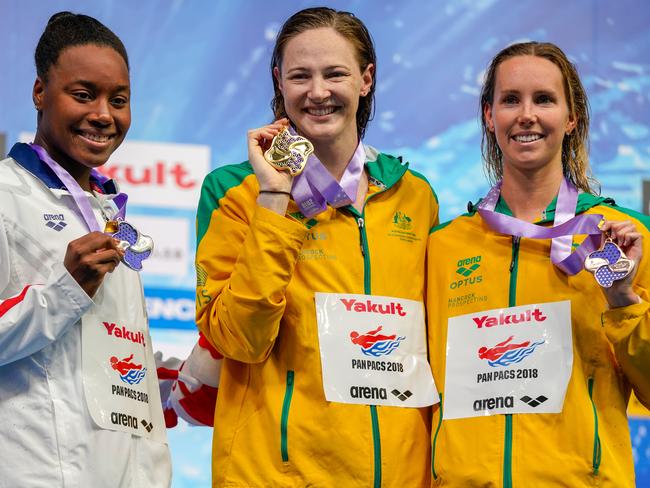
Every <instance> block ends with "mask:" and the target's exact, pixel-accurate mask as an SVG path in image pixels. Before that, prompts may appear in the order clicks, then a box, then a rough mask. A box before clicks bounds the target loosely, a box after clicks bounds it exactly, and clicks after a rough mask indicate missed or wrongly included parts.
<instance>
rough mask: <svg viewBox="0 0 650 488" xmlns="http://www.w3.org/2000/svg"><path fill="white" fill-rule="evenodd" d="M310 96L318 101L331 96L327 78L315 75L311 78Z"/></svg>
mask: <svg viewBox="0 0 650 488" xmlns="http://www.w3.org/2000/svg"><path fill="white" fill-rule="evenodd" d="M308 96H309V98H310V100H312V101H313V102H316V103H319V102H323V101H325V100H327V99H328V98H329V96H330V90H329V87H328V84H327V80H325V79H324V78H323V77H321V76H314V77H313V78H312V79H311V85H310V86H309V93H308Z"/></svg>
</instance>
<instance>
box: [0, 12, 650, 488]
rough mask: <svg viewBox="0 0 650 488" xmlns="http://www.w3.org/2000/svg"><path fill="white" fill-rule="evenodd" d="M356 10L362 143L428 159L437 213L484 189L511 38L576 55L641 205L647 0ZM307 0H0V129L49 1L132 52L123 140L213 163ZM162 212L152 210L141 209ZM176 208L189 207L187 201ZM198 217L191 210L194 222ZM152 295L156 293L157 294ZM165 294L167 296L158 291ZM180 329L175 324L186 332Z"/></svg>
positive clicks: (193, 465)
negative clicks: (370, 46)
mask: <svg viewBox="0 0 650 488" xmlns="http://www.w3.org/2000/svg"><path fill="white" fill-rule="evenodd" d="M323 3H326V4H328V5H330V6H333V7H335V8H339V9H345V10H349V11H352V12H354V13H355V14H356V15H357V16H359V17H360V18H361V19H362V20H364V21H365V22H366V24H367V25H368V27H369V29H370V31H371V32H372V34H373V36H374V39H375V42H376V45H377V51H378V56H379V61H378V67H377V79H378V85H377V106H376V113H375V117H374V120H373V122H372V123H371V125H370V128H369V130H368V133H367V137H366V142H367V143H369V144H371V145H375V146H378V147H379V148H381V149H382V150H383V151H385V152H389V153H393V154H401V155H403V156H404V157H405V159H407V160H409V161H410V162H411V164H412V167H413V168H414V169H416V170H418V171H420V172H422V173H424V174H425V175H426V176H427V177H428V178H429V180H430V181H431V183H432V184H433V186H434V188H435V189H436V191H437V193H438V196H439V198H440V202H441V219H442V220H446V219H448V218H451V217H453V216H455V215H457V214H459V213H461V212H463V211H464V209H465V207H466V204H467V201H468V200H476V199H477V198H478V197H480V196H481V195H482V194H484V193H485V191H486V190H487V184H486V182H485V178H483V177H482V170H481V164H480V150H479V146H480V131H479V125H478V123H477V115H478V103H477V100H478V93H479V87H480V83H481V77H482V74H483V72H484V69H485V67H486V64H487V62H488V61H489V60H490V58H491V57H492V56H493V55H494V54H495V53H496V52H497V51H498V50H500V49H501V48H502V47H504V46H505V45H507V44H509V43H512V42H514V41H518V40H524V39H534V40H542V41H552V42H554V43H556V44H558V45H560V46H561V47H562V48H563V49H564V50H565V52H567V54H569V56H570V57H571V58H572V59H573V60H574V61H575V62H576V63H577V65H578V68H579V71H580V74H581V76H582V79H583V82H584V84H585V86H586V88H587V91H588V93H589V97H590V101H591V108H592V124H591V163H592V167H593V170H594V173H595V175H596V177H597V178H598V179H599V180H600V181H601V183H602V188H603V191H602V192H603V194H604V195H608V196H613V197H614V198H615V199H616V200H617V202H618V203H619V204H622V205H625V206H628V207H631V208H633V209H636V210H642V211H645V212H646V213H647V212H648V208H647V204H642V180H643V178H644V177H647V178H650V74H649V73H650V55H649V54H648V52H649V48H650V29H649V28H648V26H650V7H649V6H648V5H650V4H647V2H644V1H642V0H638V1H631V0H619V1H617V2H611V1H605V0H574V1H570V2H567V1H566V0H547V1H545V2H539V1H532V0H513V1H505V0H503V1H497V0H455V1H452V0H448V1H443V0H439V1H434V0H431V1H425V0H417V1H411V0H401V1H399V2H398V1H383V2H382V1H361V0H357V1H343V0H341V1H325V2H323ZM312 5H315V3H314V2H305V1H298V0H293V1H284V2H269V1H268V0H265V1H261V0H260V1H240V2H231V1H214V0H212V1H208V0H205V1H200V0H169V1H164V2H161V1H155V0H140V1H138V2H132V1H126V0H122V1H120V0H98V1H95V2H80V1H73V0H47V1H46V0H38V1H37V0H0V46H2V49H0V66H1V67H2V75H1V76H0V132H5V133H6V135H7V141H8V143H9V144H10V143H11V142H12V141H14V140H16V139H17V138H18V134H19V133H20V132H23V131H33V130H34V127H35V113H34V110H33V107H32V104H31V87H32V84H33V81H34V76H35V75H34V67H33V58H32V56H33V50H34V47H35V45H36V42H37V40H38V37H39V35H40V33H41V32H42V29H43V27H44V25H45V23H46V21H47V19H48V18H49V16H50V15H51V14H52V13H54V12H56V11H59V10H72V11H75V12H79V11H82V12H84V13H88V14H89V15H92V16H95V17H97V18H98V19H100V20H101V21H103V22H104V23H106V24H107V25H108V26H109V27H111V28H112V29H113V30H114V31H115V32H116V33H117V34H118V35H119V36H120V37H121V38H122V39H123V41H124V43H125V45H126V47H127V49H128V51H129V55H130V58H131V67H132V68H131V78H132V91H133V94H132V109H133V124H132V128H131V131H130V133H129V139H130V140H140V141H159V142H180V143H191V144H203V145H208V146H209V147H210V148H211V160H212V166H213V167H216V166H218V165H221V164H225V163H231V162H238V161H241V160H243V159H245V156H246V145H245V135H246V130H247V129H249V128H252V127H256V126H259V125H262V124H264V123H266V122H268V121H270V120H271V117H272V115H271V111H270V109H269V102H270V99H271V94H272V85H271V79H270V73H269V67H268V62H269V58H270V53H271V50H272V46H273V41H274V37H275V34H276V33H277V30H278V29H279V27H280V25H281V23H282V21H283V20H284V19H285V18H286V17H287V16H288V15H290V14H291V13H293V12H294V11H296V10H298V9H301V8H304V7H307V6H312ZM140 211H141V212H142V213H147V212H150V213H152V214H155V213H156V212H158V214H159V213H160V210H155V209H140ZM179 215H181V217H182V218H187V219H189V220H193V215H191V212H190V214H188V213H187V212H185V213H183V212H180V213H179ZM192 225H193V224H192ZM145 284H146V285H147V294H148V296H149V297H152V298H153V299H155V300H157V301H158V302H160V301H161V300H167V301H168V302H165V303H172V302H174V303H175V304H176V305H177V306H176V308H174V307H171V308H170V309H169V310H171V309H174V310H177V313H175V314H174V313H172V312H170V313H167V314H166V313H162V312H161V313H160V314H154V315H153V316H152V319H153V320H152V325H153V326H154V327H158V328H157V329H155V330H154V334H155V335H154V339H157V340H159V341H160V342H161V343H163V342H165V341H171V342H172V343H173V342H178V341H179V340H180V339H179V337H185V340H187V341H188V342H191V337H193V335H192V333H191V332H187V335H186V336H183V335H182V333H181V332H179V330H180V329H187V328H188V327H192V325H191V320H189V319H188V318H187V314H186V313H184V310H185V308H184V307H185V305H186V304H187V302H188V301H191V299H192V289H193V281H192V277H191V276H188V277H187V279H185V280H184V281H182V282H180V283H179V282H178V281H176V282H174V283H173V285H171V284H170V281H169V280H166V279H165V278H164V277H160V276H146V275H145ZM158 302H157V303H158ZM160 303H162V302H160ZM179 334H180V335H179ZM631 425H632V430H633V432H632V439H633V444H634V449H635V460H636V462H637V477H638V486H650V468H649V467H648V466H649V465H650V441H649V440H648V436H647V434H646V433H647V431H648V427H650V422H648V421H647V420H641V419H639V420H634V421H632V422H631ZM171 443H172V449H173V450H174V456H175V480H174V486H178V487H180V486H207V485H208V483H209V453H210V441H209V431H208V430H207V429H203V430H200V429H188V428H186V427H182V428H181V429H177V430H176V431H174V432H172V434H171Z"/></svg>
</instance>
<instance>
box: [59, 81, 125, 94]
mask: <svg viewBox="0 0 650 488" xmlns="http://www.w3.org/2000/svg"><path fill="white" fill-rule="evenodd" d="M74 84H79V85H81V86H83V87H85V88H88V89H93V90H94V89H96V88H97V84H96V83H93V82H92V81H88V80H83V79H81V80H74V81H72V82H71V83H70V85H74ZM113 91H116V92H121V91H128V92H130V91H131V86H130V85H118V86H116V87H115V89H114V90H113Z"/></svg>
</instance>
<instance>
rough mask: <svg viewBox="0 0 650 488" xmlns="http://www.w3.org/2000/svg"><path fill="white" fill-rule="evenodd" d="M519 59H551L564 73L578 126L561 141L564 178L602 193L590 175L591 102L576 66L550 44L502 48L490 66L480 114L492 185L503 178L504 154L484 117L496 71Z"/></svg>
mask: <svg viewBox="0 0 650 488" xmlns="http://www.w3.org/2000/svg"><path fill="white" fill-rule="evenodd" d="M516 56H537V57H540V58H544V59H547V60H549V61H550V62H551V63H553V64H554V65H556V66H557V67H558V68H559V69H560V72H561V73H562V81H563V84H564V94H565V98H566V100H567V105H568V109H569V114H570V116H571V117H572V118H573V120H574V121H575V123H576V126H575V128H574V129H573V130H572V131H571V132H570V133H569V134H565V136H564V140H563V141H562V169H563V172H564V175H565V176H566V177H567V178H568V179H569V180H570V181H571V182H572V183H573V184H574V185H575V186H576V187H577V188H578V189H580V190H582V191H584V192H588V193H599V191H600V190H599V185H598V182H597V181H596V180H595V179H594V178H593V177H592V176H591V169H590V167H589V141H588V137H589V101H588V99H587V94H586V92H585V89H584V87H583V86H582V82H581V81H580V76H579V75H578V71H577V69H576V67H575V66H574V65H573V63H571V61H569V59H568V58H567V57H566V54H564V52H563V51H562V50H561V49H560V48H559V47H557V46H556V45H555V44H552V43H550V42H521V43H518V44H513V45H511V46H508V47H506V48H505V49H503V50H502V51H501V52H500V53H499V54H497V55H496V56H495V57H494V59H492V62H491V63H490V65H489V67H488V69H487V72H486V73H485V80H484V82H483V88H482V90H481V98H480V104H481V106H480V112H481V124H482V126H483V137H482V140H481V153H482V154H483V161H484V162H485V171H486V173H487V175H488V178H489V179H490V181H491V182H492V183H495V182H496V181H498V180H499V179H501V178H502V177H503V153H502V152H501V148H500V147H499V145H498V144H497V139H496V135H495V134H494V132H492V131H490V130H489V127H488V124H487V120H486V118H485V107H487V106H492V105H493V103H494V87H495V85H496V75H497V68H498V67H499V65H500V64H501V63H503V62H504V61H505V60H507V59H510V58H514V57H516Z"/></svg>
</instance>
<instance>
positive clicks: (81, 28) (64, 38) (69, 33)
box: [34, 11, 129, 82]
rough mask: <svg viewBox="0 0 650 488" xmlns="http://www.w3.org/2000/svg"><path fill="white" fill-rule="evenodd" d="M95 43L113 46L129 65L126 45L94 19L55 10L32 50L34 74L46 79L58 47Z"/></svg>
mask: <svg viewBox="0 0 650 488" xmlns="http://www.w3.org/2000/svg"><path fill="white" fill-rule="evenodd" d="M86 44H95V45H97V46H106V47H110V48H113V49H114V50H115V51H116V52H117V53H118V54H119V55H120V56H122V59H124V62H125V63H126V67H127V69H128V67H129V57H128V55H127V54H126V48H125V47H124V44H122V41H121V40H120V38H119V37H117V36H116V35H115V34H114V33H113V31H111V30H110V29H109V28H108V27H106V26H105V25H104V24H102V23H101V22H99V21H98V20H96V19H94V18H92V17H89V16H88V15H83V14H73V13H72V12H67V11H66V12H59V13H56V14H54V15H53V16H52V17H50V20H49V21H48V22H47V26H45V30H44V31H43V34H42V35H41V38H40V39H39V40H38V44H37V45H36V51H35V52H34V62H35V64H36V74H37V75H38V77H39V78H41V79H42V80H43V81H44V82H47V74H48V71H49V69H50V67H51V66H52V65H53V64H56V62H57V60H58V59H59V55H60V54H61V51H63V50H64V49H66V48H68V47H73V46H83V45H86Z"/></svg>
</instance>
